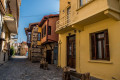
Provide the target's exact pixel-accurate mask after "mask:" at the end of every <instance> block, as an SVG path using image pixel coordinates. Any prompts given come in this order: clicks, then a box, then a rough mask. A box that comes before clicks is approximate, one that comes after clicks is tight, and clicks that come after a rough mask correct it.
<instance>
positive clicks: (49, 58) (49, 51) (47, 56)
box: [46, 50, 52, 64]
mask: <svg viewBox="0 0 120 80" xmlns="http://www.w3.org/2000/svg"><path fill="white" fill-rule="evenodd" d="M46 61H47V62H48V64H51V61H52V51H51V50H47V53H46Z"/></svg>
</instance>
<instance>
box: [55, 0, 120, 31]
mask: <svg viewBox="0 0 120 80" xmlns="http://www.w3.org/2000/svg"><path fill="white" fill-rule="evenodd" d="M83 1H84V0H83ZM85 1H86V0H85ZM60 4H61V5H62V4H65V2H64V1H63V0H61V1H60ZM61 5H60V11H61V12H60V18H59V20H58V21H57V23H56V32H57V33H64V32H66V31H69V30H73V29H80V30H83V26H85V25H89V24H93V23H95V22H98V21H101V20H104V19H106V18H109V17H110V18H113V19H115V20H120V0H88V2H86V3H85V2H84V4H83V3H80V2H79V1H77V0H71V1H70V2H67V3H66V4H65V5H66V6H64V7H63V6H61ZM76 5H77V6H76Z"/></svg>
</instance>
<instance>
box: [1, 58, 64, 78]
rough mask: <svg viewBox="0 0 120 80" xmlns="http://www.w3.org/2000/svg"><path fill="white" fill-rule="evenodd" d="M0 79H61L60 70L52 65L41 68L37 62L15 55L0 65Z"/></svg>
mask: <svg viewBox="0 0 120 80" xmlns="http://www.w3.org/2000/svg"><path fill="white" fill-rule="evenodd" d="M0 80H62V71H60V70H59V69H57V68H56V67H55V66H52V65H49V70H43V69H40V68H39V63H31V62H30V61H29V60H27V58H25V57H22V56H15V57H14V58H12V59H11V60H10V61H8V62H7V63H5V64H4V65H2V66H0Z"/></svg>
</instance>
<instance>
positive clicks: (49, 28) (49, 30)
mask: <svg viewBox="0 0 120 80" xmlns="http://www.w3.org/2000/svg"><path fill="white" fill-rule="evenodd" d="M48 35H51V26H48Z"/></svg>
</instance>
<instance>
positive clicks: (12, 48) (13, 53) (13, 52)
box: [10, 46, 15, 56]
mask: <svg viewBox="0 0 120 80" xmlns="http://www.w3.org/2000/svg"><path fill="white" fill-rule="evenodd" d="M14 55H15V49H14V47H13V46H12V47H11V48H10V56H14Z"/></svg>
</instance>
